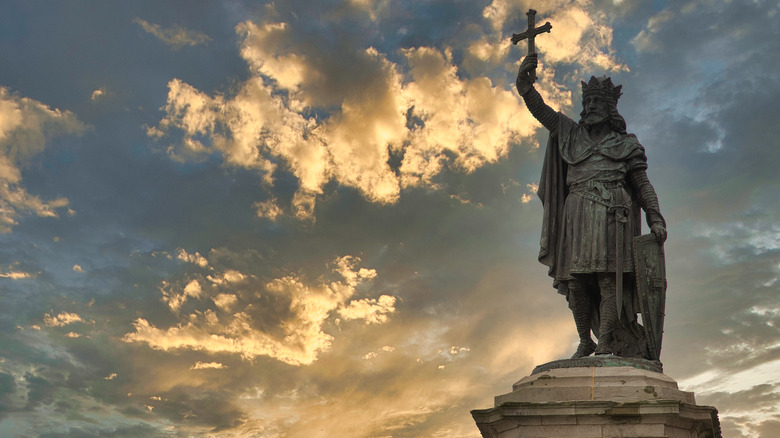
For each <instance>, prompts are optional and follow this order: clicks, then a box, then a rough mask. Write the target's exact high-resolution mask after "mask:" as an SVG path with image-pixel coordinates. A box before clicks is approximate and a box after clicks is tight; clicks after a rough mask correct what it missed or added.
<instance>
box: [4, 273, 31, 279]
mask: <svg viewBox="0 0 780 438" xmlns="http://www.w3.org/2000/svg"><path fill="white" fill-rule="evenodd" d="M32 277H33V275H32V274H30V273H29V272H21V271H9V272H0V278H10V279H11V280H23V279H25V278H32Z"/></svg>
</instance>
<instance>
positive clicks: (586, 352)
mask: <svg viewBox="0 0 780 438" xmlns="http://www.w3.org/2000/svg"><path fill="white" fill-rule="evenodd" d="M568 286H569V308H570V309H571V312H572V314H573V315H574V324H575V325H576V326H577V334H578V335H579V336H580V344H579V346H577V351H576V352H575V353H574V355H573V356H572V357H571V358H572V359H576V358H578V357H585V356H590V355H591V354H592V353H593V352H594V351H595V350H596V343H595V342H593V339H592V338H591V337H590V328H591V315H592V314H593V302H592V300H591V297H590V294H589V293H588V290H587V287H586V286H585V283H584V282H582V281H579V280H571V281H569V282H568Z"/></svg>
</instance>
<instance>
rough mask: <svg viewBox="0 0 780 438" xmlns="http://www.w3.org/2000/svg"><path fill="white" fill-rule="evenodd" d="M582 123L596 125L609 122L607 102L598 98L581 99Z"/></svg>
mask: <svg viewBox="0 0 780 438" xmlns="http://www.w3.org/2000/svg"><path fill="white" fill-rule="evenodd" d="M582 110H583V111H582V112H583V116H582V123H584V124H586V125H590V126H592V125H596V124H599V123H603V122H606V121H608V120H609V102H607V100H606V99H604V98H602V97H600V96H587V97H584V98H583V99H582Z"/></svg>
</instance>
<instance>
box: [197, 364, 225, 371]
mask: <svg viewBox="0 0 780 438" xmlns="http://www.w3.org/2000/svg"><path fill="white" fill-rule="evenodd" d="M223 368H227V367H226V366H225V365H223V364H221V363H219V362H195V365H193V366H192V367H190V369H191V370H221V369H223Z"/></svg>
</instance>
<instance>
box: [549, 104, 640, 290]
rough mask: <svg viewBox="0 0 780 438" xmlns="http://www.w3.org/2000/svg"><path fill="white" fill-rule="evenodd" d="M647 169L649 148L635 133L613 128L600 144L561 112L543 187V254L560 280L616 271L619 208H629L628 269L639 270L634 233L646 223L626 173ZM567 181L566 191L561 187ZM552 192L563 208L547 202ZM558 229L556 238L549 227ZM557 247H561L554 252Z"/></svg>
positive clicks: (625, 254)
mask: <svg viewBox="0 0 780 438" xmlns="http://www.w3.org/2000/svg"><path fill="white" fill-rule="evenodd" d="M551 148H553V149H554V150H552V151H551V150H550V149H551ZM646 168H647V158H646V156H645V152H644V148H643V147H642V146H641V145H640V144H639V142H638V141H637V139H636V136H634V135H633V134H621V133H618V132H614V131H611V132H610V133H609V134H607V135H606V136H605V137H604V138H603V139H602V140H600V141H599V142H598V143H596V142H593V141H592V140H591V138H590V135H589V134H588V132H587V130H586V128H585V127H584V126H582V125H578V124H577V123H575V122H574V121H573V120H571V119H570V118H568V117H566V116H565V115H563V114H561V113H558V129H557V130H556V132H552V133H551V135H550V142H549V144H548V151H547V156H546V157H545V164H544V166H543V170H542V181H540V191H539V193H540V196H541V197H542V201H543V203H544V204H545V224H544V226H543V234H542V251H541V252H540V256H539V258H540V260H541V261H542V262H543V263H545V264H547V265H548V266H550V275H551V276H552V277H553V278H554V283H555V284H556V285H557V284H558V283H559V282H561V281H567V280H571V279H573V278H574V277H573V274H589V273H596V272H615V271H616V267H615V261H616V255H617V251H616V242H615V223H616V219H615V214H614V207H624V208H626V209H627V211H628V215H627V216H628V217H627V222H626V223H625V225H624V226H625V228H624V233H623V234H624V238H623V245H622V246H623V251H622V252H623V272H631V271H633V263H632V260H633V258H632V237H633V236H637V235H639V233H640V230H641V223H640V220H639V205H638V202H635V201H633V200H632V194H631V189H630V187H628V185H627V183H626V175H627V174H628V173H629V172H631V171H632V170H635V169H646ZM555 180H557V181H555ZM563 184H565V187H564V188H563V190H561V187H555V186H556V185H558V186H560V185H563ZM551 192H553V193H554V192H557V193H558V194H559V197H561V198H562V199H560V200H558V199H556V200H554V202H556V203H558V209H560V210H561V211H560V212H556V211H552V212H551V211H548V210H549V207H550V202H549V199H548V200H547V201H548V202H544V201H545V196H544V195H545V193H547V194H548V195H549V194H550V193H551ZM561 201H562V202H561ZM553 210H555V208H553ZM556 229H557V230H558V233H557V236H553V240H552V241H550V240H549V239H550V236H549V232H551V231H554V230H556ZM545 233H546V234H548V236H547V238H548V240H547V241H545V238H546V236H545ZM545 243H546V244H547V245H545ZM551 247H552V248H555V250H554V251H550V249H552V248H551Z"/></svg>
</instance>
